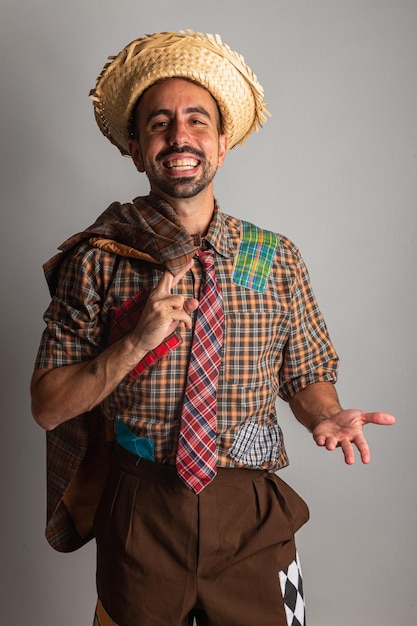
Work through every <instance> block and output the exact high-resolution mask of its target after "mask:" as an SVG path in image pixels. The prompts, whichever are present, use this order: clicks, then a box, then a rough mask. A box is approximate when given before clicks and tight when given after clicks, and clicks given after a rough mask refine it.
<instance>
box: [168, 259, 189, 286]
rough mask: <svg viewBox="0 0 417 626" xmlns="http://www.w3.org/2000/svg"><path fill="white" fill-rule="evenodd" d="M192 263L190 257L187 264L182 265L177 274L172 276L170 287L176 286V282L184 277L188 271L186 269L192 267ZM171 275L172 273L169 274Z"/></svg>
mask: <svg viewBox="0 0 417 626" xmlns="http://www.w3.org/2000/svg"><path fill="white" fill-rule="evenodd" d="M193 265H194V259H191V261H188V263H187V265H184V267H183V268H182V269H181V270H180V271H179V272H178V274H177V275H176V276H173V281H172V285H171V289H172V288H173V287H176V286H177V285H178V283H179V282H180V280H181V279H182V278H184V276H185V275H186V273H187V272H188V270H190V269H191V268H192V266H193ZM171 276H172V274H171Z"/></svg>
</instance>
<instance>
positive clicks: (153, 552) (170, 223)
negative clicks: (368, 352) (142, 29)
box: [31, 32, 394, 626]
mask: <svg viewBox="0 0 417 626" xmlns="http://www.w3.org/2000/svg"><path fill="white" fill-rule="evenodd" d="M91 97H92V100H93V102H94V107H95V114H96V120H97V122H98V124H99V127H100V129H101V130H102V132H103V133H104V134H105V136H106V137H107V138H108V139H110V141H111V142H112V143H114V144H115V145H116V146H117V147H118V148H119V149H120V151H121V153H122V154H129V155H130V156H131V157H132V160H133V162H134V164H135V166H136V168H137V169H138V170H139V171H140V172H145V173H146V175H147V177H148V179H149V182H150V195H149V196H147V197H146V198H136V199H135V200H134V201H133V203H128V204H124V205H121V204H119V203H113V204H112V205H111V206H110V207H109V208H108V209H107V210H106V211H105V212H104V213H103V214H102V215H101V216H100V217H99V218H98V220H97V221H96V222H95V224H93V225H92V226H91V227H90V228H88V229H87V230H85V231H83V232H82V233H79V234H77V235H75V236H74V237H71V238H70V239H69V240H68V241H67V242H66V243H65V244H64V245H63V246H62V247H61V249H62V252H61V253H60V254H59V255H57V257H54V259H52V260H51V261H50V262H49V263H48V264H47V265H46V268H45V269H46V275H47V278H48V282H49V286H50V289H51V293H52V296H53V298H52V301H51V304H50V306H49V308H48V310H47V312H46V314H45V321H46V324H47V328H46V330H45V333H44V335H43V338H42V342H41V346H40V348H39V353H38V357H37V361H36V367H35V371H34V374H33V380H32V387H31V389H32V399H33V413H34V417H35V419H36V421H37V422H38V423H39V424H40V425H41V426H42V427H44V428H45V429H46V430H47V431H48V526H47V537H48V539H49V541H50V543H51V545H53V546H54V547H55V548H56V549H58V550H62V551H66V550H71V549H75V548H77V547H80V546H81V545H83V543H85V542H86V541H88V540H89V539H90V538H91V537H92V536H93V534H94V536H95V538H96V541H97V555H98V556H97V588H98V603H97V610H96V616H95V624H96V626H98V625H103V624H108V625H117V626H138V625H140V626H156V625H157V624H164V625H169V626H184V625H186V624H191V623H192V621H193V619H196V620H197V623H198V624H207V625H208V624H210V625H211V626H249V625H252V626H259V624H262V626H269V625H271V626H272V625H279V624H285V625H287V624H292V625H294V626H296V625H298V624H304V619H305V618H304V602H303V594H302V580H301V573H300V569H299V561H298V555H297V553H296V547H295V540H294V534H295V532H296V531H297V530H298V528H299V527H300V526H301V525H302V524H304V523H305V522H306V521H307V519H308V509H307V506H306V504H305V503H304V501H303V500H302V499H301V498H300V497H299V496H298V495H297V494H296V493H295V492H294V491H293V490H292V489H291V488H290V487H289V486H288V485H286V484H285V483H284V482H283V481H282V480H280V478H279V477H278V476H277V475H276V473H275V472H276V470H279V469H280V468H282V467H284V466H285V465H286V464H287V462H288V461H287V456H286V453H285V447H284V442H283V438H282V433H281V430H280V428H279V425H278V422H277V417H276V408H275V402H276V399H277V396H278V395H280V397H282V398H283V399H285V400H287V401H288V402H289V403H290V406H291V408H292V410H293V412H294V414H295V416H296V417H297V419H298V420H299V421H300V422H301V423H303V424H304V425H305V426H306V427H307V428H308V429H310V431H311V432H312V434H313V437H314V440H315V441H316V443H317V444H318V445H320V446H326V448H327V449H328V450H333V449H335V448H336V447H337V446H340V447H341V448H342V450H343V453H344V458H345V461H346V462H347V463H349V464H350V463H353V462H354V449H353V446H354V445H356V447H357V448H358V450H359V452H360V455H361V458H362V461H363V462H364V463H368V462H369V449H368V446H367V443H366V440H365V438H364V435H363V426H364V425H365V424H366V423H375V424H392V423H393V422H394V417H393V416H391V415H388V414H385V413H366V412H363V411H360V410H343V409H342V408H341V406H340V404H339V401H338V397H337V393H336V390H335V387H334V383H335V381H336V371H337V363H338V359H337V355H336V353H335V351H334V349H333V346H332V344H331V342H330V339H329V337H328V333H327V329H326V325H325V323H324V320H323V318H322V316H321V314H320V311H319V308H318V306H317V302H316V300H315V298H314V295H313V292H312V290H311V287H310V283H309V279H308V274H307V270H306V268H305V266H304V263H303V261H302V258H301V257H300V254H299V252H298V250H297V249H296V247H295V246H294V245H293V244H292V243H291V242H290V241H289V240H288V239H287V238H285V237H283V236H278V235H276V234H274V233H270V232H268V231H265V230H261V229H259V228H257V227H256V226H254V225H253V224H249V223H247V222H243V221H241V220H239V219H237V218H234V217H231V216H229V215H227V214H225V213H222V212H221V211H220V209H219V206H218V205H217V202H216V201H215V198H214V192H213V179H214V176H215V173H216V170H217V168H218V167H221V166H222V164H223V162H224V159H225V156H226V153H227V150H228V149H231V148H234V147H235V146H236V145H238V144H241V143H243V142H244V141H245V140H246V138H247V137H248V136H249V134H250V133H251V132H252V131H253V130H257V129H258V128H259V126H260V125H261V123H262V122H264V121H266V117H265V113H266V105H265V104H264V102H263V90H262V88H261V86H260V85H259V83H258V81H257V78H256V76H255V75H254V74H253V73H252V72H251V70H250V69H249V68H248V67H247V66H246V65H245V63H244V60H243V58H242V57H241V56H240V55H238V54H237V53H234V52H233V51H231V50H230V48H229V47H228V46H225V45H224V44H222V43H221V41H220V38H218V37H216V38H213V37H211V36H208V37H205V36H203V35H201V34H200V33H199V34H195V33H192V32H188V33H183V32H181V33H179V34H175V33H161V34H156V35H152V36H147V37H145V38H144V39H139V40H136V41H134V42H132V43H131V44H129V45H128V46H127V47H126V48H125V49H124V50H122V52H121V53H120V54H119V55H117V56H116V57H114V58H113V59H112V61H111V62H110V63H108V64H107V65H106V66H105V67H104V69H103V72H102V73H101V75H100V77H99V78H98V80H97V85H96V87H95V89H94V90H93V91H92V93H91ZM103 416H104V424H103V420H102V421H100V420H101V418H102V417H103ZM104 431H106V432H107V433H108V434H107V440H109V441H111V440H112V439H113V438H115V440H116V442H115V444H114V446H113V445H112V444H110V445H109V446H108V447H109V448H110V449H111V452H110V454H108V452H107V448H106V445H102V441H103V440H104V435H103V433H104ZM108 457H110V470H109V473H108V474H107V469H106V467H107V462H108ZM99 465H100V467H101V469H97V467H98V466H99ZM103 484H105V485H104V492H103V493H102V488H103ZM100 496H101V497H100ZM99 498H100V502H99V505H98V509H97V511H96V505H97V500H98V499H99ZM92 516H94V528H93V530H92V528H91V523H90V519H91V517H92ZM293 584H294V585H295V587H294V586H293Z"/></svg>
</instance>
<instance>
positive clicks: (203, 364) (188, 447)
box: [176, 250, 224, 494]
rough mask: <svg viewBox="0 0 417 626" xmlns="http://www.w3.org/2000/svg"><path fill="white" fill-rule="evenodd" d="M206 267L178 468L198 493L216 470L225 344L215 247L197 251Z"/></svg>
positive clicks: (180, 437)
mask: <svg viewBox="0 0 417 626" xmlns="http://www.w3.org/2000/svg"><path fill="white" fill-rule="evenodd" d="M196 256H197V258H198V259H199V261H200V263H201V265H202V267H203V272H204V276H203V283H202V286H201V289H200V306H199V308H198V312H197V317H196V322H195V328H194V338H193V344H192V348H191V356H190V364H189V366H188V379H187V387H186V390H185V397H184V406H183V410H182V416H181V428H180V434H179V441H178V451H177V460H176V467H177V472H178V474H179V475H180V476H181V478H182V479H183V481H184V482H185V484H186V485H187V486H188V487H190V489H192V490H193V491H195V493H197V494H198V493H200V491H202V489H204V487H205V486H206V485H207V484H208V483H209V482H210V481H212V480H213V478H214V477H215V475H216V473H217V469H216V390H217V379H218V374H219V368H220V360H221V349H222V344H223V318H224V315H223V300H222V296H221V292H220V288H219V285H218V284H217V281H216V275H215V271H214V250H207V251H205V252H202V251H201V250H199V251H198V252H197V255H196Z"/></svg>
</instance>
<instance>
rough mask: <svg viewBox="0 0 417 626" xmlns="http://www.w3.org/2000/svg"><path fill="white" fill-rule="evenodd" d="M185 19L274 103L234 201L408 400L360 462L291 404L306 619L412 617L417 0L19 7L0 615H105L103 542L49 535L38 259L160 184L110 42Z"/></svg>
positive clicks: (9, 142) (225, 176)
mask: <svg viewBox="0 0 417 626" xmlns="http://www.w3.org/2000/svg"><path fill="white" fill-rule="evenodd" d="M185 28H193V29H195V30H201V31H203V32H209V33H220V34H221V36H222V38H223V40H224V41H225V42H227V43H228V44H230V45H231V46H232V47H233V48H235V49H237V50H239V51H240V52H241V53H242V54H243V55H244V56H245V59H246V60H247V62H248V63H249V65H250V66H251V67H252V69H253V70H254V71H255V72H256V73H257V75H258V77H259V79H260V81H261V83H262V84H263V86H264V88H265V94H266V100H267V102H269V105H270V109H271V111H272V113H273V117H272V118H271V119H270V120H269V121H268V122H267V124H266V127H265V128H264V129H263V130H262V131H261V132H260V133H258V134H257V135H254V136H253V137H251V138H250V139H249V140H248V142H247V144H246V145H245V146H244V147H243V148H238V149H237V150H235V151H233V152H231V153H230V154H229V155H228V159H227V161H226V164H225V166H224V167H223V168H222V170H221V171H220V172H219V174H218V177H217V180H216V194H217V197H218V199H219V201H220V204H221V206H222V208H223V209H224V210H225V211H226V212H230V213H233V214H235V215H237V216H239V217H242V218H246V219H249V220H251V221H254V222H256V223H258V224H259V225H260V226H263V227H266V228H269V229H273V230H276V231H279V232H283V233H285V234H286V235H288V236H289V237H291V238H292V239H293V240H294V241H295V242H296V244H297V245H298V246H299V247H300V248H301V250H302V253H303V256H304V258H305V260H306V262H307V264H308V266H309V269H310V273H311V278H312V282H313V286H314V288H315V291H316V295H317V296H318V299H319V302H320V304H321V308H322V310H323V312H324V315H325V318H326V320H327V323H328V326H329V329H330V332H331V335H332V338H333V340H334V343H335V345H336V348H337V350H338V352H339V354H340V357H341V369H340V382H339V385H338V388H339V392H340V396H341V399H342V402H343V403H344V404H345V405H346V406H349V407H360V408H365V409H370V410H376V409H380V410H384V411H388V412H392V413H395V414H396V415H397V425H396V426H395V427H393V428H382V427H380V428H377V427H372V426H369V427H368V429H367V435H368V438H369V442H370V444H371V447H372V448H371V449H372V452H373V458H372V462H371V464H370V465H369V466H367V467H364V466H361V465H360V464H359V463H357V464H356V465H355V466H353V467H347V466H345V465H344V464H343V463H342V458H341V453H340V451H336V452H333V453H327V452H326V451H324V450H323V449H319V448H317V447H316V446H315V445H314V443H313V441H312V439H311V437H310V435H309V434H308V432H307V431H305V430H304V429H303V428H302V427H301V426H300V425H299V424H298V423H297V422H296V421H295V420H294V419H293V418H292V417H291V415H290V413H289V411H288V408H287V407H286V406H285V405H282V407H280V410H281V423H282V426H283V428H284V431H285V433H286V440H287V446H288V449H289V453H290V458H291V466H290V467H289V468H288V469H286V470H284V472H283V473H282V476H283V478H284V479H285V480H287V481H288V482H290V483H291V484H292V485H293V486H294V487H295V488H296V489H297V490H298V491H299V492H300V493H301V494H302V495H303V496H304V497H305V498H306V499H307V501H308V502H309V505H310V508H311V521H310V523H309V524H308V525H307V526H306V527H305V528H304V529H303V530H302V531H301V532H300V534H299V538H298V543H299V549H300V552H301V557H302V564H303V570H304V576H305V584H306V591H307V599H308V612H309V626H394V625H397V624H401V625H402V626H408V625H410V626H411V625H413V624H415V623H417V608H416V583H417V580H416V578H417V577H416V573H417V542H416V491H415V479H416V469H417V468H416V453H415V442H416V440H417V425H416V419H415V402H414V397H415V386H416V383H415V365H414V361H415V360H414V358H413V357H414V356H415V354H414V353H415V346H416V329H415V306H416V248H415V246H416V196H417V193H416V192H417V184H416V165H417V158H416V157H417V128H416V126H417V124H416V119H417V117H416V114H417V89H416V76H417V3H416V1H415V0H408V1H407V0H392V1H389V0H346V1H344V0H339V1H337V0H315V1H314V2H313V1H310V0H270V1H269V2H262V3H257V2H253V0H248V1H247V0H239V1H237V0H236V1H230V2H227V1H225V0H221V1H220V0H211V2H195V1H194V2H190V1H188V0H176V2H168V1H167V0H159V2H147V3H144V2H140V1H136V2H132V1H129V0H117V2H115V1H113V2H109V1H108V0H71V2H69V1H61V2H59V1H57V0H36V1H33V0H21V1H20V2H18V3H15V2H14V0H2V3H1V19H0V51H1V58H2V62H1V69H0V72H1V83H0V84H1V88H0V99H1V108H0V111H1V115H0V125H1V135H0V136H1V145H2V150H1V169H0V176H1V198H2V228H1V240H2V241H1V255H2V268H3V271H2V274H1V292H2V307H1V334H2V336H1V351H2V359H1V362H2V374H1V381H2V382H1V384H2V393H1V416H2V420H1V429H2V431H1V443H2V446H1V448H2V450H1V454H0V458H1V464H2V471H1V501H2V532H1V542H2V545H1V561H0V563H1V565H0V567H1V579H2V585H1V587H0V594H1V601H0V605H1V608H0V615H1V618H0V621H1V623H4V624H8V626H17V625H19V626H20V625H21V624H24V623H31V624H33V625H34V626H55V625H56V624H59V625H60V626H74V625H77V626H84V625H88V624H91V621H92V614H93V609H94V604H95V587H94V569H95V566H94V559H95V554H94V545H93V544H90V545H89V546H88V547H86V548H84V549H83V550H81V551H79V552H77V553H75V554H70V555H61V554H58V553H55V552H54V551H53V550H52V549H51V548H50V547H49V546H48V545H47V543H46V541H45V539H44V538H43V530H44V528H43V527H44V519H45V446H44V433H43V432H42V431H41V429H39V428H38V427H37V426H36V425H35V423H34V422H33V421H32V419H31V415H30V406H29V393H28V386H29V379H30V375H31V370H32V366H33V360H34V357H35V353H36V349H37V345H38V342H39V338H40V334H41V331H42V328H43V322H42V313H43V311H44V309H45V308H46V306H47V303H48V292H47V288H46V285H45V282H44V279H43V275H42V271H41V264H42V263H43V261H45V260H46V259H47V258H49V257H50V256H52V254H54V253H55V250H56V247H57V245H58V244H59V243H61V242H62V241H63V240H64V239H65V238H67V237H68V236H69V235H71V234H72V233H74V232H76V231H78V230H80V229H82V228H83V227H85V226H87V225H89V224H90V223H91V222H92V221H93V220H94V219H95V217H96V216H97V215H98V214H99V213H100V212H101V211H102V210H103V209H104V208H105V207H106V206H107V205H108V204H109V203H110V202H111V201H113V200H122V201H128V200H130V199H131V198H133V197H134V196H135V195H137V194H141V193H146V192H147V189H148V186H147V182H146V179H145V178H144V177H141V176H139V175H138V174H137V173H136V171H135V170H134V168H133V166H132V164H131V162H130V160H129V159H123V158H122V157H120V156H119V154H118V152H117V150H116V149H115V148H114V147H113V146H111V145H110V144H109V143H108V142H107V141H106V140H105V139H104V138H103V137H102V136H101V135H100V134H99V132H98V131H97V128H96V126H95V122H94V120H93V112H92V106H91V104H90V102H89V100H88V98H87V96H88V92H89V89H90V88H91V87H92V86H93V84H94V82H95V78H96V76H97V75H98V73H99V71H100V70H101V67H102V66H103V64H104V62H105V60H106V57H107V55H108V54H113V53H117V52H118V51H119V50H120V49H121V48H122V47H123V46H124V45H125V44H127V43H128V42H129V41H130V40H132V39H134V38H136V37H138V36H142V35H143V34H144V33H149V32H155V31H160V30H178V29H185ZM225 626H227V625H225ZM260 626H262V625H260Z"/></svg>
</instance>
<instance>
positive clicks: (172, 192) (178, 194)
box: [146, 147, 217, 198]
mask: <svg viewBox="0 0 417 626" xmlns="http://www.w3.org/2000/svg"><path fill="white" fill-rule="evenodd" d="M182 153H187V154H194V155H195V156H196V157H197V158H198V159H199V161H200V165H199V170H200V171H199V174H198V175H197V176H179V177H176V178H175V177H173V178H168V177H167V175H166V173H165V172H164V171H163V170H162V169H161V166H160V164H161V163H162V161H164V160H165V159H167V158H168V157H169V156H171V155H174V154H175V155H177V154H182ZM216 172H217V167H215V166H213V164H212V162H211V161H209V160H207V159H206V157H205V155H204V153H203V152H200V150H196V149H195V148H188V147H184V148H176V149H173V148H169V149H167V150H164V151H163V152H160V153H159V154H158V155H157V157H156V164H152V165H150V166H148V167H147V169H146V175H147V177H148V179H149V182H150V183H151V186H152V187H156V188H157V189H159V190H160V191H162V192H163V193H165V194H167V195H168V196H170V197H171V198H194V197H195V196H197V195H198V194H199V193H200V192H202V191H204V189H206V188H207V187H208V186H209V185H210V183H211V182H212V180H213V179H214V177H215V175H216Z"/></svg>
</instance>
